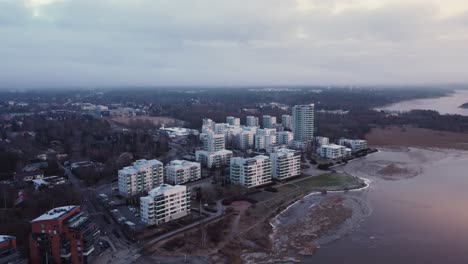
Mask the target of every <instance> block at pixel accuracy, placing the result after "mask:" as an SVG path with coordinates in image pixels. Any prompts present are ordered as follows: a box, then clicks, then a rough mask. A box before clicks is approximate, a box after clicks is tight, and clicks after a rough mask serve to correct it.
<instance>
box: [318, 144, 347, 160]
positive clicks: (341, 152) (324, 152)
mask: <svg viewBox="0 0 468 264" xmlns="http://www.w3.org/2000/svg"><path fill="white" fill-rule="evenodd" d="M317 154H318V155H319V156H320V157H322V158H326V159H339V158H343V157H347V156H349V155H351V149H349V148H346V147H345V146H341V145H336V144H328V145H322V146H320V147H319V148H318V149H317Z"/></svg>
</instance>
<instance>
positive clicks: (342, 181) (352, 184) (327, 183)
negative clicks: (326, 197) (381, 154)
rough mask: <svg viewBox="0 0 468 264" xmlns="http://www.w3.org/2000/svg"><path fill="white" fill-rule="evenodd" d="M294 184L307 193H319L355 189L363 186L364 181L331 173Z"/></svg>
mask: <svg viewBox="0 0 468 264" xmlns="http://www.w3.org/2000/svg"><path fill="white" fill-rule="evenodd" d="M294 184H295V185H298V186H299V187H300V188H302V189H305V190H307V191H321V190H343V189H355V188H359V187H362V186H364V181H363V180H361V179H359V178H357V177H354V176H351V175H344V174H340V173H336V172H331V173H327V174H323V175H320V176H316V177H309V178H306V179H303V180H300V181H296V182H294Z"/></svg>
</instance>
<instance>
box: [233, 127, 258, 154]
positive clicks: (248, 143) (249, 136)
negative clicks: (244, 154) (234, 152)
mask: <svg viewBox="0 0 468 264" xmlns="http://www.w3.org/2000/svg"><path fill="white" fill-rule="evenodd" d="M254 138H255V132H254V131H253V130H243V131H242V132H241V133H240V134H239V136H238V142H237V146H238V147H239V149H242V150H247V149H252V148H253V147H254Z"/></svg>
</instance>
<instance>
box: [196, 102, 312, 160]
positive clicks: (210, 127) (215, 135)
mask: <svg viewBox="0 0 468 264" xmlns="http://www.w3.org/2000/svg"><path fill="white" fill-rule="evenodd" d="M259 121H260V120H259V118H258V117H255V116H247V117H246V119H245V125H241V120H240V118H238V117H233V116H228V117H226V123H215V122H214V121H213V120H211V119H203V126H202V133H201V134H200V139H201V141H202V142H203V149H202V150H198V151H196V152H195V158H196V160H197V161H198V162H200V163H202V164H204V165H206V166H207V167H209V168H211V167H219V166H223V165H229V164H230V159H231V158H232V151H230V150H226V147H227V146H229V147H230V148H232V149H239V150H243V151H249V150H252V151H257V152H266V153H273V152H275V151H276V150H278V149H284V148H292V149H297V150H307V149H308V148H310V146H311V143H312V141H313V138H314V104H309V105H297V106H294V107H293V109H292V116H291V115H283V116H281V123H277V119H276V117H275V116H270V115H264V116H263V117H262V126H261V127H260V122H259Z"/></svg>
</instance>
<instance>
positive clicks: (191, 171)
mask: <svg viewBox="0 0 468 264" xmlns="http://www.w3.org/2000/svg"><path fill="white" fill-rule="evenodd" d="M164 172H165V174H164V182H165V183H169V184H172V185H177V184H184V183H187V182H191V181H196V180H199V179H201V168H200V163H198V162H190V161H186V160H173V161H171V162H170V163H169V164H168V165H166V167H165V168H164Z"/></svg>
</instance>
